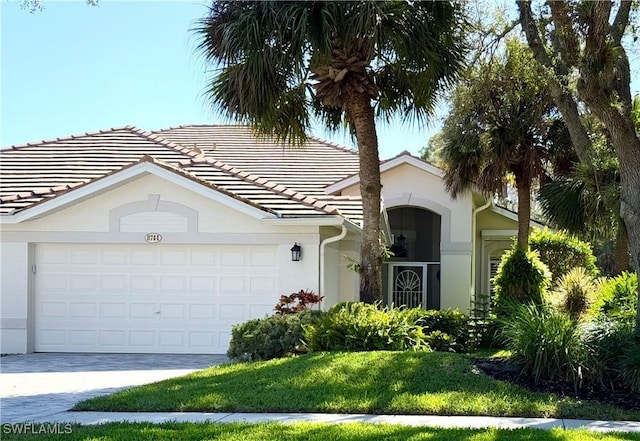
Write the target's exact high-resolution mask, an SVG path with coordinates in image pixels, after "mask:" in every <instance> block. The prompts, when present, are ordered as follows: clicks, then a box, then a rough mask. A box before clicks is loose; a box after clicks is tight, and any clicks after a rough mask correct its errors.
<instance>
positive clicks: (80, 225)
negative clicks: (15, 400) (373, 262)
mask: <svg viewBox="0 0 640 441" xmlns="http://www.w3.org/2000/svg"><path fill="white" fill-rule="evenodd" d="M150 195H151V196H152V197H155V196H153V195H159V199H158V200H159V201H161V202H162V201H164V202H168V203H174V204H179V205H180V206H182V207H185V208H184V210H186V211H189V210H191V211H192V212H194V213H195V214H196V216H197V225H196V226H195V229H194V228H192V227H185V226H181V225H182V224H181V223H180V222H173V223H171V225H173V227H171V228H167V230H168V231H163V230H162V227H161V225H162V223H161V222H155V221H153V219H154V216H156V217H157V216H164V214H162V213H160V214H158V213H153V212H151V213H147V214H144V215H142V216H130V217H129V219H128V221H132V222H128V223H127V227H126V231H127V232H122V231H118V230H120V224H119V223H115V224H114V222H113V216H111V220H110V215H111V214H112V213H113V212H112V210H114V209H116V211H117V209H118V208H122V207H124V206H127V204H132V203H133V204H134V205H135V203H140V202H144V201H147V200H149V197H150ZM230 203H231V204H232V205H233V204H234V203H237V204H239V203H240V202H237V201H230ZM184 210H183V211H184ZM172 216H173V217H172ZM265 217H267V215H266V213H265ZM149 219H151V221H149ZM168 219H170V220H171V219H173V220H176V219H177V218H175V213H174V214H173V215H172V214H170V215H169V217H168ZM147 221H148V222H149V223H150V224H153V227H152V228H153V230H152V231H146V230H145V222H147ZM136 222H137V224H136ZM114 225H115V227H114ZM176 225H177V226H176ZM185 225H186V223H185ZM114 229H115V231H114ZM176 229H177V231H176ZM136 231H138V232H136ZM145 231H146V232H154V233H161V234H162V243H176V244H177V243H182V244H190V243H193V244H245V245H251V244H270V245H276V246H277V249H278V260H279V265H278V272H279V274H278V277H277V280H278V284H277V294H275V295H274V298H273V304H274V305H275V303H276V302H277V300H278V297H279V295H280V294H289V293H291V292H296V291H299V290H300V289H309V290H312V291H315V292H318V290H319V279H318V268H319V243H320V233H319V227H318V226H314V225H305V226H297V225H290V224H288V225H278V224H277V220H275V221H274V220H269V221H264V220H261V219H256V218H254V217H252V216H250V215H248V214H244V213H241V212H239V211H237V210H236V209H235V208H232V207H230V206H228V205H226V204H225V203H221V202H216V201H213V200H211V199H209V198H207V197H204V196H202V195H199V194H196V193H194V192H192V191H190V190H187V189H185V188H184V187H182V186H180V185H177V184H176V183H173V182H168V181H167V180H165V179H163V178H160V177H158V176H155V175H146V176H144V177H140V178H138V179H136V180H134V181H132V182H129V183H127V184H125V185H122V186H120V187H117V188H113V189H111V190H108V191H104V192H102V193H101V194H98V195H96V196H95V197H92V198H90V199H87V200H84V201H81V202H78V203H76V204H74V205H71V206H68V207H66V208H63V209H60V210H58V211H56V212H54V213H51V214H49V215H46V216H43V217H41V218H39V219H34V220H29V221H25V222H23V223H20V224H13V225H12V224H4V225H3V226H2V233H1V239H2V242H1V244H2V246H1V248H0V249H1V257H2V261H1V268H2V273H1V276H2V280H1V285H0V287H1V291H0V297H1V304H0V305H1V306H2V310H1V316H0V323H1V326H2V329H1V331H2V347H1V348H0V352H2V353H8V352H11V353H15V352H25V351H27V350H28V349H29V346H30V344H31V343H30V338H28V335H27V329H28V322H29V320H31V313H30V311H29V306H28V302H29V299H30V295H29V283H30V267H31V262H30V259H32V256H31V253H30V252H29V250H30V247H29V244H33V243H123V244H133V243H141V244H145V243H146V242H145V239H144V236H145V233H144V232H145ZM294 242H297V243H298V244H300V245H301V247H302V249H303V258H302V260H301V261H300V262H292V261H291V251H290V248H291V246H292V245H293V243H294ZM150 246H152V245H150ZM336 280H338V281H339V282H340V283H342V279H341V278H340V277H338V278H336Z"/></svg>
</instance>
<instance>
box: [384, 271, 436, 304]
mask: <svg viewBox="0 0 640 441" xmlns="http://www.w3.org/2000/svg"><path fill="white" fill-rule="evenodd" d="M439 269H440V263H439V262H397V263H395V262H389V263H388V271H389V273H388V290H387V293H388V298H387V302H388V304H393V305H394V306H402V305H404V306H406V307H407V308H422V309H438V308H439V307H440V301H439V300H440V299H439V297H440V295H439V294H440V293H439V291H440V290H439V280H438V279H439V278H438V277H437V275H438V271H439ZM430 291H431V292H430Z"/></svg>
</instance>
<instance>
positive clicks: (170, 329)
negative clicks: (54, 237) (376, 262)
mask: <svg viewBox="0 0 640 441" xmlns="http://www.w3.org/2000/svg"><path fill="white" fill-rule="evenodd" d="M275 256H276V247H274V246H254V247H251V246H232V245H224V246H204V245H197V246H186V245H185V246H182V245H162V244H149V245H111V244H109V245H106V244H103V245H85V244H82V245H79V244H78V245H57V244H42V245H37V246H36V264H37V267H38V271H37V274H36V278H35V292H36V294H35V303H36V308H35V312H36V314H35V325H36V335H35V349H36V351H54V352H60V351H64V352H148V353H154V352H158V353H161V352H165V353H224V352H226V349H227V347H228V344H229V339H230V335H231V332H230V331H231V326H232V325H233V324H236V323H240V322H243V321H245V320H249V319H251V318H257V317H264V316H265V315H267V314H270V313H272V312H273V305H274V304H275V303H276V301H277V299H278V297H279V296H278V292H277V291H278V290H277V280H276V277H275V276H274V274H276V273H277V265H276V260H275Z"/></svg>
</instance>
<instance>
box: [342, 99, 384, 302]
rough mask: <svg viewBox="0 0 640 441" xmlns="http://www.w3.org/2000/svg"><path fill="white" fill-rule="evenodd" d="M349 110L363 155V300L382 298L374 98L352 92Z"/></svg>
mask: <svg viewBox="0 0 640 441" xmlns="http://www.w3.org/2000/svg"><path fill="white" fill-rule="evenodd" d="M345 107H346V109H345V110H346V114H347V118H348V120H349V122H350V123H351V125H352V127H353V128H354V129H355V134H356V139H357V142H358V156H359V159H360V195H361V196H362V214H363V225H362V236H363V237H362V246H361V248H360V259H361V260H360V301H362V302H367V303H373V302H375V301H376V300H382V252H381V249H380V192H381V189H382V185H381V183H380V159H379V157H378V136H377V134H376V125H375V120H374V112H373V107H372V106H371V98H370V97H369V95H368V94H367V93H366V92H362V93H353V94H351V96H350V97H349V99H347V101H346V106H345Z"/></svg>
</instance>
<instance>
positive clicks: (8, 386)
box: [0, 353, 227, 423]
mask: <svg viewBox="0 0 640 441" xmlns="http://www.w3.org/2000/svg"><path fill="white" fill-rule="evenodd" d="M225 361H227V358H226V357H225V356H223V355H164V354H46V353H40V354H25V355H9V356H5V357H0V422H2V423H12V422H26V421H47V417H48V416H53V415H55V414H57V413H60V412H64V411H66V410H68V409H69V408H71V407H72V406H73V405H74V404H75V403H76V402H78V401H80V400H83V399H85V398H90V397H94V396H96V395H105V394H110V393H113V392H115V391H117V390H119V389H122V388H125V387H129V386H136V385H140V384H145V383H152V382H154V381H158V380H163V379H165V378H171V377H177V376H180V375H184V374H187V373H189V372H193V371H195V370H199V369H203V368H206V367H208V366H212V365H215V364H220V363H223V362H225Z"/></svg>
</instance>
